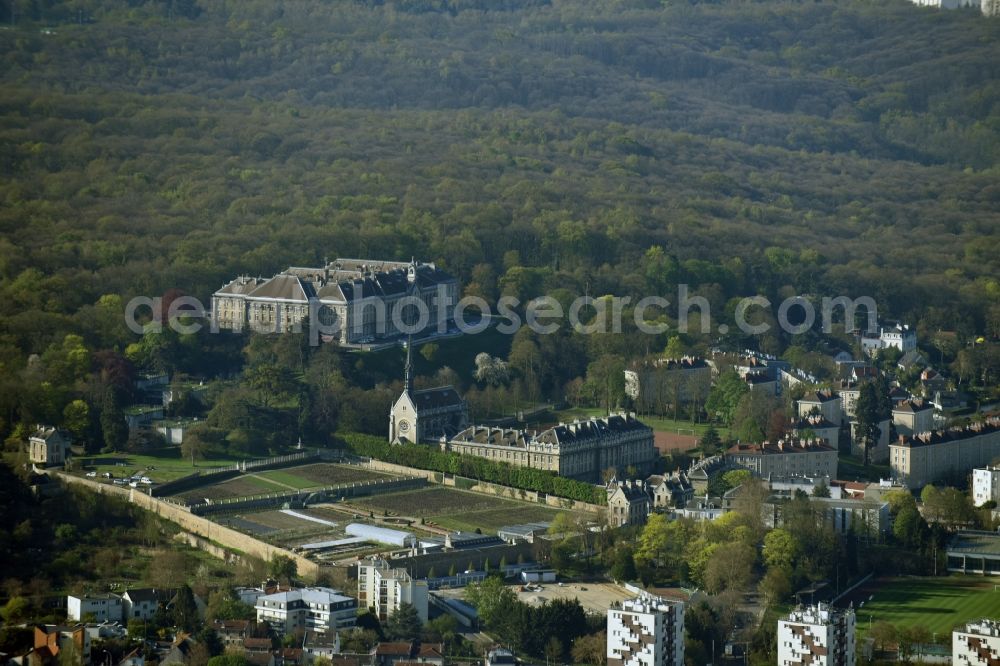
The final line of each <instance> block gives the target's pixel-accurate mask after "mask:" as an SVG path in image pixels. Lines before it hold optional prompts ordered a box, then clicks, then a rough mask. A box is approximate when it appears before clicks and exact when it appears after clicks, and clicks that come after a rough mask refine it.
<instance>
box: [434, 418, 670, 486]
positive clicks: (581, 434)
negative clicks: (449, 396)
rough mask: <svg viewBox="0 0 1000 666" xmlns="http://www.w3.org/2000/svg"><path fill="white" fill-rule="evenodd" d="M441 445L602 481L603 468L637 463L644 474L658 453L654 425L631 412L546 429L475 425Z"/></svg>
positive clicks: (454, 449)
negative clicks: (640, 419)
mask: <svg viewBox="0 0 1000 666" xmlns="http://www.w3.org/2000/svg"><path fill="white" fill-rule="evenodd" d="M441 449H442V450H443V451H454V452H456V453H462V454H465V455H470V456H479V457H481V458H489V459H491V460H498V461H502V462H505V463H507V464H509V465H513V466H515V467H531V468H534V469H543V470H548V471H550V472H555V473H556V474H558V475H559V476H565V477H569V478H573V479H579V480H581V481H590V482H597V481H599V480H600V478H601V471H602V470H605V469H608V468H609V467H613V468H615V469H616V470H619V471H625V470H626V469H628V468H629V467H634V468H635V471H636V473H637V474H639V475H643V476H644V475H646V474H648V473H649V472H651V471H652V467H653V463H654V462H655V461H656V459H657V457H659V453H658V452H657V450H656V447H655V446H654V445H653V430H652V429H651V428H650V427H649V426H647V425H646V424H644V423H642V422H641V421H639V420H638V419H637V418H636V417H635V414H631V413H621V414H612V415H610V416H601V417H595V418H591V419H587V420H586V421H574V422H572V423H560V424H559V425H556V426H552V427H551V428H546V429H544V430H520V429H515V428H498V427H494V426H481V425H474V426H470V427H468V428H466V429H465V430H463V431H462V432H460V433H458V434H457V435H455V436H454V437H452V438H450V439H447V440H442V441H441Z"/></svg>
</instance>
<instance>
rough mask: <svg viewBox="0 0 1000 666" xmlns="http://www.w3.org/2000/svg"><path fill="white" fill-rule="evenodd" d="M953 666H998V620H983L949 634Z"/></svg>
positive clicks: (999, 655) (999, 632)
mask: <svg viewBox="0 0 1000 666" xmlns="http://www.w3.org/2000/svg"><path fill="white" fill-rule="evenodd" d="M951 663H952V664H954V666H1000V620H997V619H996V618H993V619H983V620H979V621H978V622H970V623H969V624H967V625H965V626H964V627H957V628H956V629H955V630H954V631H953V632H951Z"/></svg>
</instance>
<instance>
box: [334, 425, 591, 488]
mask: <svg viewBox="0 0 1000 666" xmlns="http://www.w3.org/2000/svg"><path fill="white" fill-rule="evenodd" d="M340 438H341V439H342V440H343V442H344V444H345V445H346V446H347V448H348V449H350V450H351V451H352V452H354V453H355V454H357V455H359V456H366V457H368V458H375V459H377V460H382V461H385V462H388V463H393V464H396V465H406V466H407V467H416V468H418V469H429V470H433V471H435V472H442V473H445V474H457V475H459V476H466V477H469V478H471V479H477V480H479V481H487V482H489V483H496V484H499V485H502V486H510V487H512V488H521V489H524V490H534V491H536V492H540V493H545V494H546V495H555V496H556V497H564V498H566V499H572V500H577V501H580V502H587V503H590V504H604V503H605V500H606V498H607V495H606V492H605V490H604V488H603V487H601V486H596V485H594V484H592V483H585V482H583V481H576V480H574V479H567V478H565V477H561V476H558V475H557V474H554V473H552V472H546V471H543V470H540V469H529V468H526V467H514V466H513V465H508V464H505V463H502V462H496V461H493V460H489V459H487V458H480V457H478V456H466V455H461V454H458V453H450V452H445V451H440V450H438V449H436V448H434V447H431V446H421V445H419V444H402V445H392V444H390V443H389V442H387V441H385V440H384V439H382V438H380V437H376V436H374V435H365V434H362V433H347V434H342V435H341V436H340Z"/></svg>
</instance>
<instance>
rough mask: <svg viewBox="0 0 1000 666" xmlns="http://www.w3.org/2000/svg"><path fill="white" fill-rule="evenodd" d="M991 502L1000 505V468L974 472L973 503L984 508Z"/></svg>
mask: <svg viewBox="0 0 1000 666" xmlns="http://www.w3.org/2000/svg"><path fill="white" fill-rule="evenodd" d="M989 501H993V502H997V503H1000V467H980V468H977V469H974V470H972V503H973V504H975V505H976V506H982V505H984V504H986V503H987V502H989Z"/></svg>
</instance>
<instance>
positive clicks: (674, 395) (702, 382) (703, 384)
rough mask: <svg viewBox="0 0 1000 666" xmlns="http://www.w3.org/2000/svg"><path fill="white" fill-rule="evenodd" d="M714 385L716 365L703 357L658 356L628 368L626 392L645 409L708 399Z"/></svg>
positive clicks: (658, 408)
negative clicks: (714, 366) (713, 368)
mask: <svg viewBox="0 0 1000 666" xmlns="http://www.w3.org/2000/svg"><path fill="white" fill-rule="evenodd" d="M711 388H712V368H711V367H710V366H709V365H708V363H707V362H706V361H705V359H703V358H694V357H690V356H685V357H683V358H679V359H665V358H657V359H653V360H646V361H641V362H637V363H635V364H633V365H632V367H631V368H630V369H628V370H626V371H625V394H626V395H628V397H630V398H632V399H633V400H634V401H635V404H636V407H637V408H638V409H640V410H642V411H645V412H651V411H663V410H664V408H665V406H666V405H672V404H673V403H674V401H675V400H676V401H678V402H690V401H695V402H699V403H701V402H704V401H705V399H706V398H707V397H708V392H709V390H710V389H711Z"/></svg>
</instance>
